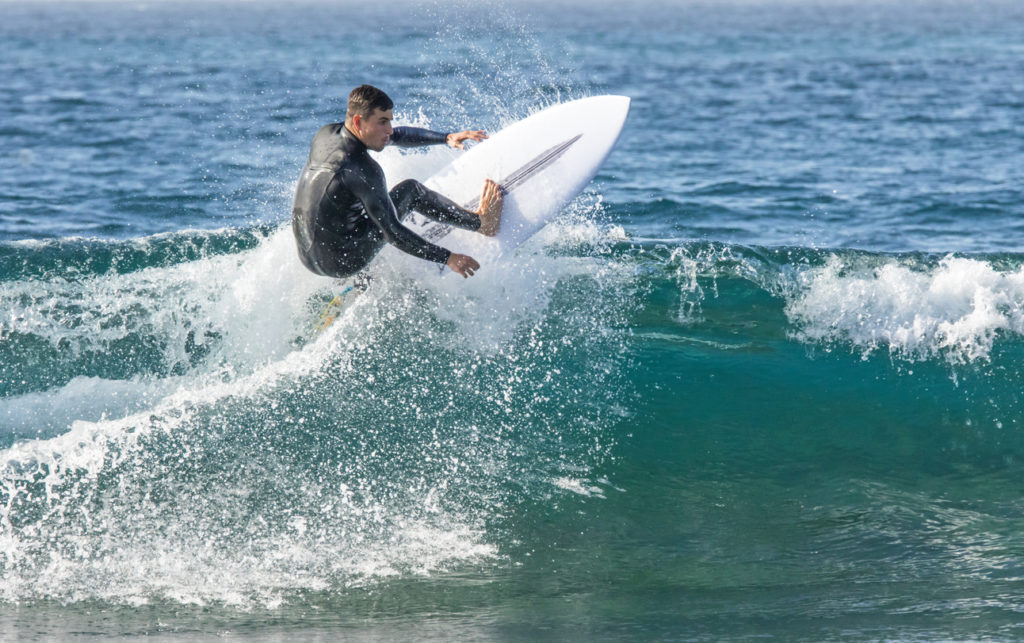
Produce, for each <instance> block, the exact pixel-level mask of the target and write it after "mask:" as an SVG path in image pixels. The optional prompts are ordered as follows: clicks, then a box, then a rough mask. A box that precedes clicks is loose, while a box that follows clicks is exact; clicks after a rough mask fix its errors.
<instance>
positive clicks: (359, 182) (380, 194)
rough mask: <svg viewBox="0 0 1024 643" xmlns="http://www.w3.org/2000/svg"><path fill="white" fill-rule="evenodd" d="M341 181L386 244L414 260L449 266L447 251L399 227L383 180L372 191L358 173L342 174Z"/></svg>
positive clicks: (371, 187) (399, 222)
mask: <svg viewBox="0 0 1024 643" xmlns="http://www.w3.org/2000/svg"><path fill="white" fill-rule="evenodd" d="M340 178H341V180H342V181H343V183H344V185H345V187H346V188H348V189H349V190H351V192H352V194H354V195H355V196H356V198H357V199H359V201H360V202H361V203H362V204H363V208H364V209H365V210H366V214H367V215H368V216H369V217H370V220H371V221H373V222H374V224H376V226H377V227H378V228H380V231H381V233H383V235H384V239H385V240H386V241H387V242H388V243H390V244H391V245H393V246H395V247H396V248H398V249H399V250H401V251H402V252H405V253H408V254H411V255H412V256H414V257H419V258H420V259H426V260H427V261H433V262H435V263H440V264H446V263H448V258H449V257H450V256H451V254H452V253H451V251H450V250H448V249H447V248H442V247H441V246H438V245H435V244H433V243H430V242H429V241H427V240H426V239H423V238H422V237H420V236H419V235H417V234H416V233H415V232H413V231H412V230H410V229H409V228H407V227H405V226H404V225H402V222H401V221H399V219H398V213H397V212H396V211H395V205H394V204H393V203H392V202H391V198H390V197H388V193H387V190H386V189H384V182H383V178H382V180H381V182H380V186H379V187H378V188H377V189H374V186H373V185H371V183H370V182H369V181H368V180H367V178H366V177H364V176H362V175H361V174H360V173H358V172H352V171H344V172H343V173H342V175H341V177H340Z"/></svg>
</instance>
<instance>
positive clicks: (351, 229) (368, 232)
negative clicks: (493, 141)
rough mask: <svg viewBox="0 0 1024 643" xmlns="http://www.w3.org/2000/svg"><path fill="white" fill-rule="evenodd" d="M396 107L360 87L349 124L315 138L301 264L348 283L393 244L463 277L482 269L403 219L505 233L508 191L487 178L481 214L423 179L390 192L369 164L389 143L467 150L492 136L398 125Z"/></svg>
mask: <svg viewBox="0 0 1024 643" xmlns="http://www.w3.org/2000/svg"><path fill="white" fill-rule="evenodd" d="M393 107H394V104H393V103H392V101H391V99H390V98H389V97H388V95H387V94H385V93H384V92H383V91H381V90H379V89H377V88H376V87H373V86H371V85H361V86H359V87H356V88H355V89H354V90H352V93H351V94H349V97H348V111H347V113H346V114H345V122H344V123H333V124H331V125H324V126H323V127H321V128H320V130H319V131H318V132H317V133H316V135H315V136H314V137H313V142H312V144H311V146H310V150H309V160H308V161H307V162H306V166H305V168H303V170H302V176H301V177H300V178H299V185H298V188H297V189H296V192H295V205H294V207H293V209H292V232H293V233H294V234H295V241H296V244H297V245H298V250H299V258H300V259H301V260H302V264H303V265H304V266H306V268H308V269H309V270H311V271H313V272H315V273H317V274H319V275H325V276H328V277H348V276H350V275H353V274H355V273H356V272H358V271H360V270H362V269H363V268H364V267H366V265H367V264H368V263H370V261H371V260H372V259H373V258H374V257H375V256H376V255H377V253H378V252H380V250H381V248H383V247H384V244H385V243H390V244H392V245H394V246H396V247H398V249H400V250H402V251H403V252H407V253H409V254H411V255H413V256H416V257H420V258H422V259H426V260H428V261H433V262H436V263H439V264H443V265H446V266H448V267H449V268H451V270H452V271H454V272H456V273H458V274H460V275H462V276H463V277H469V276H472V275H473V273H474V272H475V271H476V270H479V269H480V264H479V263H477V261H476V260H475V259H473V258H472V257H470V256H468V255H463V254H458V253H455V252H451V251H450V250H447V249H446V248H442V247H441V246H438V245H435V244H433V243H430V242H429V241H427V240H425V239H423V238H421V237H420V236H418V235H417V234H415V233H414V232H413V231H412V230H409V229H408V228H406V227H405V226H404V225H402V223H401V221H402V219H404V218H405V217H406V216H407V215H408V214H409V213H410V212H412V211H413V210H416V211H417V212H419V213H420V214H422V215H424V216H426V217H428V218H430V219H433V220H435V221H440V222H441V223H445V224H448V225H453V226H456V227H459V228H463V229H466V230H473V231H477V232H480V233H481V234H484V235H487V236H494V235H496V234H497V233H498V226H499V225H500V222H501V208H502V193H501V188H500V187H499V186H498V184H497V183H495V182H494V181H491V180H490V179H487V181H486V182H485V183H484V188H483V193H482V195H481V197H480V207H479V209H478V210H477V211H476V212H472V211H470V210H466V209H465V208H462V207H460V206H458V205H457V204H456V203H454V202H453V201H451V200H450V199H448V198H446V197H444V196H442V195H440V194H438V193H437V192H434V191H433V190H430V189H429V188H427V187H426V186H425V185H423V184H422V183H420V182H419V181H416V180H413V179H409V180H407V181H402V182H401V183H399V184H398V185H396V186H395V187H394V188H392V189H391V191H390V192H389V191H388V189H387V183H386V182H385V180H384V170H383V169H382V168H381V166H380V164H379V163H377V162H376V161H374V160H373V159H372V158H370V155H369V153H368V152H369V150H373V151H375V152H379V151H381V150H383V149H384V146H386V145H387V144H388V143H394V144H395V145H400V146H403V147H414V146H422V145H434V144H440V143H447V144H448V145H450V146H451V147H455V148H459V149H466V146H465V142H466V141H470V140H472V141H481V140H483V139H485V138H487V135H486V134H485V133H484V132H482V131H469V130H467V131H463V132H455V133H451V134H442V133H440V132H433V131H431V130H427V129H422V128H418V127H394V128H392V126H391V121H392V119H393V112H392V108H393Z"/></svg>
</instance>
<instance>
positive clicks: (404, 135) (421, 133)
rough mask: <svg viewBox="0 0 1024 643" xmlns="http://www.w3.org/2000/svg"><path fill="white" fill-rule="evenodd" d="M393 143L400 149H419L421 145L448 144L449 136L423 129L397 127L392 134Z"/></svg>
mask: <svg viewBox="0 0 1024 643" xmlns="http://www.w3.org/2000/svg"><path fill="white" fill-rule="evenodd" d="M391 142H392V143H394V144H395V145H398V146H399V147H419V146H421V145H440V144H441V143H446V142H448V135H447V134H442V133H441V132H434V131H432V130H428V129H423V128H422V127H406V126H402V127H396V128H395V129H394V131H393V132H392V134H391Z"/></svg>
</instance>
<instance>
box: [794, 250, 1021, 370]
mask: <svg viewBox="0 0 1024 643" xmlns="http://www.w3.org/2000/svg"><path fill="white" fill-rule="evenodd" d="M786 313H787V315H788V316H789V318H790V319H791V320H792V321H793V322H794V323H796V324H798V325H799V330H798V331H797V336H798V337H799V338H801V339H803V340H806V341H812V342H826V343H828V342H849V343H850V344H852V345H854V346H856V347H859V348H860V349H862V350H863V351H864V352H865V354H868V353H871V352H873V351H875V350H878V349H881V348H882V347H887V349H888V350H889V352H890V353H892V354H894V355H897V356H900V357H902V358H906V359H910V360H927V359H944V360H946V361H948V362H950V363H954V364H962V363H970V362H976V361H979V360H987V359H989V358H990V355H991V353H992V348H993V345H994V343H995V341H996V338H997V337H998V336H999V335H1000V334H1001V333H1013V334H1016V335H1020V334H1024V267H1019V268H1017V269H1016V270H1010V271H1001V270H999V269H997V268H996V266H994V265H993V264H992V263H990V262H988V261H984V260H982V259H977V258H968V257H957V256H954V255H948V256H946V257H944V258H942V259H941V260H940V261H939V262H938V264H937V265H933V266H925V267H920V266H915V265H912V264H911V263H910V262H908V261H902V260H900V259H887V260H885V261H883V262H882V263H881V265H874V266H871V265H866V266H863V265H862V266H858V265H850V264H848V263H846V262H844V261H843V260H842V259H840V258H839V257H837V256H832V257H830V258H829V259H828V260H827V261H826V262H825V264H824V265H823V266H820V267H817V268H813V269H810V270H808V271H806V272H805V273H804V274H802V275H801V277H800V283H799V284H798V286H797V288H796V289H795V292H794V293H793V294H792V295H791V298H790V299H789V301H788V302H787V304H786Z"/></svg>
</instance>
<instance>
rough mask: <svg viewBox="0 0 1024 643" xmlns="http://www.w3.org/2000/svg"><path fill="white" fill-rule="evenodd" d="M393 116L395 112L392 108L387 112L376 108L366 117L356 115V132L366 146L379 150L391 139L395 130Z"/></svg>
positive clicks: (375, 150)
mask: <svg viewBox="0 0 1024 643" xmlns="http://www.w3.org/2000/svg"><path fill="white" fill-rule="evenodd" d="M392 118H394V113H393V110H390V109H389V110H388V111H386V112H384V111H381V110H379V109H375V110H373V114H371V115H370V116H367V117H366V118H363V117H362V116H356V120H355V130H356V131H355V134H356V136H358V137H359V140H360V141H362V142H363V144H364V145H366V147H368V148H370V149H371V150H373V151H374V152H379V151H381V150H382V149H384V146H385V145H387V144H388V141H389V140H391V134H392V132H394V129H393V128H392V127H391V119H392Z"/></svg>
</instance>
